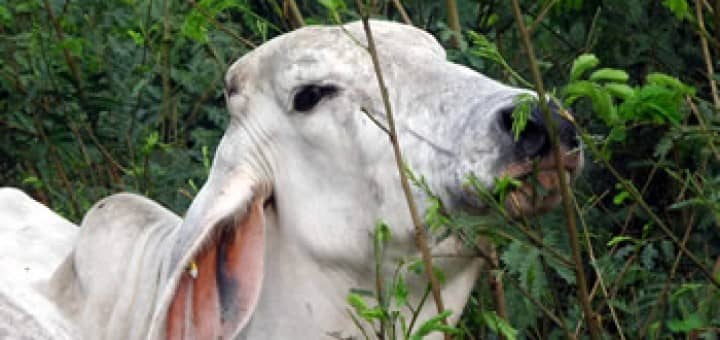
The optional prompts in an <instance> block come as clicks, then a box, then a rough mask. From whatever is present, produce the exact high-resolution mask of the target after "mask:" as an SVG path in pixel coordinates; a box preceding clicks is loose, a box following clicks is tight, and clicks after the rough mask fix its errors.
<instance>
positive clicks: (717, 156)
mask: <svg viewBox="0 0 720 340" xmlns="http://www.w3.org/2000/svg"><path fill="white" fill-rule="evenodd" d="M685 101H686V102H687V103H688V106H690V111H692V113H693V114H694V115H695V118H697V120H698V124H700V129H702V131H703V132H706V133H708V132H709V131H708V128H707V124H706V123H705V118H703V116H702V113H700V110H698V108H697V105H695V103H694V102H693V101H692V98H690V96H687V97H685ZM708 146H709V147H710V150H711V151H712V153H713V155H714V156H715V160H718V161H720V153H719V152H718V150H717V148H716V147H715V140H714V139H713V138H708Z"/></svg>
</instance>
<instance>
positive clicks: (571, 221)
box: [512, 0, 600, 340]
mask: <svg viewBox="0 0 720 340" xmlns="http://www.w3.org/2000/svg"><path fill="white" fill-rule="evenodd" d="M512 5H513V6H512V7H513V14H514V15H515V21H516V23H517V26H518V30H519V31H520V35H521V36H522V40H523V45H524V46H525V52H526V53H527V57H528V60H529V62H530V69H531V71H532V75H533V78H534V80H535V90H536V91H537V94H538V99H539V102H540V108H541V109H542V112H543V115H544V117H545V121H546V122H548V134H549V135H550V141H551V143H552V146H553V148H552V149H553V156H554V157H555V169H556V170H557V178H558V182H559V184H560V194H561V196H562V202H563V208H564V210H565V219H566V227H567V232H568V237H569V239H570V245H571V247H572V254H573V260H574V262H575V275H576V277H577V283H578V289H577V294H578V300H579V301H580V304H581V307H582V310H583V314H585V320H586V322H587V327H588V330H589V331H590V338H592V339H593V340H599V339H600V327H599V325H598V324H597V322H596V320H595V317H594V315H593V312H592V307H591V306H590V300H589V298H588V291H587V281H586V279H585V272H584V268H583V264H582V256H581V254H580V244H579V241H578V234H577V227H576V225H575V223H576V222H575V211H574V209H573V207H572V202H573V197H572V193H571V192H570V187H569V186H568V183H567V178H566V177H565V171H564V170H563V166H562V156H561V153H560V146H559V144H558V136H557V130H556V126H555V121H554V120H553V119H552V117H551V115H550V109H549V108H548V103H547V100H546V99H545V98H546V97H545V89H544V86H543V81H542V77H541V75H540V68H539V67H538V64H537V59H536V58H535V52H534V50H533V46H532V43H531V42H530V34H529V33H528V31H527V28H526V27H525V21H523V14H522V11H521V10H520V4H519V2H518V0H513V1H512Z"/></svg>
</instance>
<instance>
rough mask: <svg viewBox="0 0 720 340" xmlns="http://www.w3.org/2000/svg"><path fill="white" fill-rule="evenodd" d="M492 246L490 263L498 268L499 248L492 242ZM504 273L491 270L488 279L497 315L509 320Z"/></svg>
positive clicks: (494, 267)
mask: <svg viewBox="0 0 720 340" xmlns="http://www.w3.org/2000/svg"><path fill="white" fill-rule="evenodd" d="M489 247H490V263H491V265H492V267H493V269H498V268H499V267H500V260H499V259H498V254H497V249H496V248H495V245H493V244H491V245H489ZM502 278H503V275H502V272H500V271H497V270H495V271H494V273H493V272H491V273H490V275H489V277H488V280H489V284H490V288H491V289H492V292H493V300H495V311H496V313H497V315H498V316H499V317H500V318H502V319H505V320H508V317H507V302H506V301H505V288H504V286H503V279H502ZM500 338H501V339H504V338H505V337H503V336H502V335H500Z"/></svg>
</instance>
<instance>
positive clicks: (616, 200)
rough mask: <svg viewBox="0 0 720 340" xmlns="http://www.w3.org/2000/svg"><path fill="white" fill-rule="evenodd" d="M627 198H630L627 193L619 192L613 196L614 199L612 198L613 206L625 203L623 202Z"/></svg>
mask: <svg viewBox="0 0 720 340" xmlns="http://www.w3.org/2000/svg"><path fill="white" fill-rule="evenodd" d="M629 197H630V193H629V192H627V191H625V190H623V191H620V193H618V194H617V195H615V197H613V204H615V205H622V204H623V202H625V200H626V199H628V198H629Z"/></svg>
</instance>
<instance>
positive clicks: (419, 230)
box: [356, 0, 450, 340]
mask: <svg viewBox="0 0 720 340" xmlns="http://www.w3.org/2000/svg"><path fill="white" fill-rule="evenodd" d="M356 5H357V9H358V12H360V13H361V18H362V23H363V28H364V30H365V36H366V37H367V43H368V52H369V53H370V57H371V58H372V63H373V67H374V69H375V76H376V77H377V81H378V86H379V88H380V93H381V94H382V100H383V105H384V106H385V114H386V115H387V121H388V130H389V131H390V136H389V137H390V142H391V144H392V147H393V152H394V154H395V161H396V163H397V168H398V173H399V175H400V183H401V185H402V188H403V192H404V194H405V200H406V201H407V205H408V209H409V210H410V217H411V218H412V222H413V225H414V226H415V243H416V245H417V246H418V248H419V250H420V254H421V257H422V261H423V265H424V266H425V274H426V275H427V277H428V280H429V281H430V289H431V291H432V295H433V299H434V300H435V306H436V307H437V311H438V313H442V312H443V311H444V310H445V306H444V305H443V300H442V295H441V292H440V282H438V279H437V277H435V271H434V270H433V266H432V257H431V256H430V248H429V247H428V243H427V236H426V235H425V228H424V227H423V225H422V220H421V219H420V214H419V213H418V211H417V206H416V204H415V199H414V198H413V196H412V190H411V188H410V183H409V182H408V179H407V175H406V173H405V162H404V161H403V156H402V152H401V151H400V143H399V141H398V135H397V130H396V128H395V119H394V116H393V112H392V107H391V105H390V96H389V94H388V90H387V87H385V80H384V78H383V74H382V71H381V69H380V60H379V58H378V54H377V50H376V46H375V40H374V39H373V35H372V30H371V29H370V22H369V18H368V13H367V11H364V10H363V5H362V3H361V1H360V0H356ZM442 323H443V324H447V320H446V319H445V318H443V319H442ZM445 338H446V339H447V340H449V339H450V336H449V335H448V334H445Z"/></svg>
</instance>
